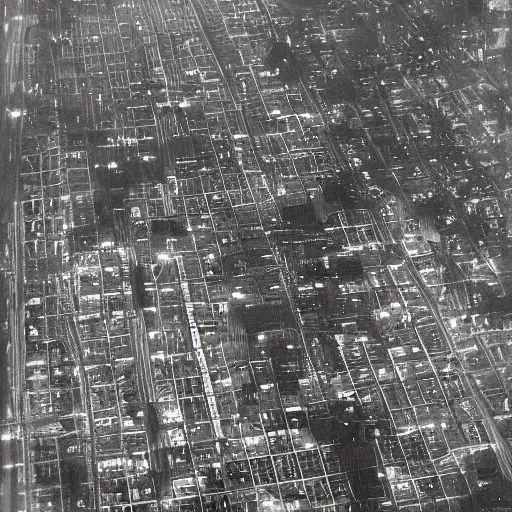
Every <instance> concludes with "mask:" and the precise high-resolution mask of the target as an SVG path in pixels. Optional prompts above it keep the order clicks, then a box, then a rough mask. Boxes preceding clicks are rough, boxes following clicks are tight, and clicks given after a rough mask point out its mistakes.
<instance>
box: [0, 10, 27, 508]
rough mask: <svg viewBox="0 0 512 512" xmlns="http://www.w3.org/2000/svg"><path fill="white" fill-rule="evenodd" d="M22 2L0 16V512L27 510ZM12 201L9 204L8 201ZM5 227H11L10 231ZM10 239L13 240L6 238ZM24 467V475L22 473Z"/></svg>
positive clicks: (24, 26)
mask: <svg viewBox="0 0 512 512" xmlns="http://www.w3.org/2000/svg"><path fill="white" fill-rule="evenodd" d="M24 11H25V6H24V2H23V0H12V1H8V2H7V3H6V5H5V11H4V10H2V12H1V13H0V16H2V21H3V24H4V30H3V31H2V34H1V35H0V37H1V47H2V56H1V59H0V74H1V79H2V83H1V86H0V132H1V134H2V137H1V138H0V158H1V159H2V161H3V162H5V163H6V165H4V166H2V169H1V171H0V172H1V179H2V188H1V191H0V211H1V212H2V215H1V217H0V241H1V245H2V247H3V246H5V245H7V246H8V247H10V258H11V262H10V268H9V269H8V270H7V272H2V274H1V275H0V290H1V291H3V292H4V293H2V296H3V297H6V299H7V300H6V302H1V303H0V325H2V326H3V325H4V324H5V323H6V322H7V323H8V326H9V333H8V334H7V333H6V332H5V331H3V334H2V338H1V339H0V375H1V377H2V380H1V381H0V396H1V399H0V418H1V420H2V423H7V424H8V425H9V426H6V427H3V428H2V431H1V434H2V440H1V441H0V443H1V444H0V463H1V465H2V469H1V476H0V496H1V498H0V509H1V510H6V511H10V510H18V509H19V508H25V509H27V510H28V508H27V503H26V501H25V498H26V497H27V495H26V494H25V495H21V494H18V493H19V489H20V488H22V487H23V486H21V485H19V484H20V482H22V481H23V480H24V479H26V470H27V468H28V465H27V464H24V462H26V460H25V457H26V455H27V452H26V450H24V446H25V444H26V443H25V439H24V438H25V432H24V429H23V428H22V425H23V424H22V421H23V413H24V401H25V394H24V392H23V390H24V380H25V379H24V367H25V364H24V350H23V348H24V343H23V341H24V329H25V326H24V319H23V316H24V308H23V276H22V273H21V272H20V269H21V265H20V262H21V260H22V248H23V245H22V244H23V242H22V239H21V236H20V235H21V233H22V229H20V224H19V221H20V216H19V213H20V208H19V200H18V175H19V171H20V162H21V133H22V127H23V116H19V117H16V116H15V115H11V112H13V111H15V110H20V111H23V109H24V105H23V95H22V94H20V92H22V91H23V77H24V69H23V48H24V45H23V41H24V36H25V30H26V28H27V26H28V23H27V19H26V18H24V17H23V13H24ZM13 199H14V201H13ZM9 224H10V225H11V227H12V229H10V228H9ZM10 235H12V238H10ZM23 468H25V471H23Z"/></svg>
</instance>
